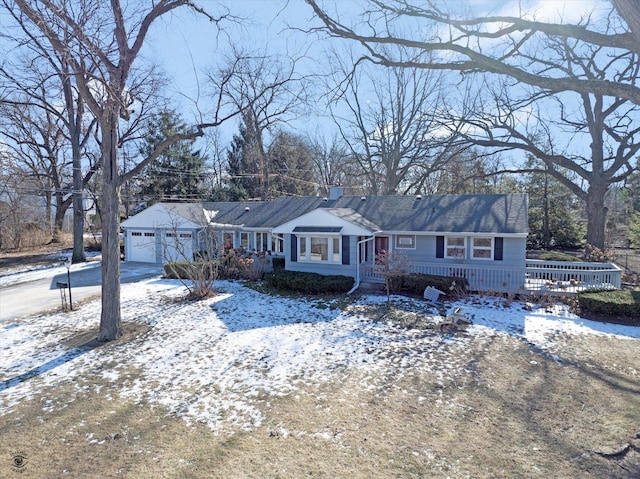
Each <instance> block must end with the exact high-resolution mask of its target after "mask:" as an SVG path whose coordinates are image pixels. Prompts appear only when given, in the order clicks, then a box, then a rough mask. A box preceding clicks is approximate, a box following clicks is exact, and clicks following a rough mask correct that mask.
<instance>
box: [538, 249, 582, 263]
mask: <svg viewBox="0 0 640 479" xmlns="http://www.w3.org/2000/svg"><path fill="white" fill-rule="evenodd" d="M540 259H542V260H545V261H579V262H582V260H581V259H580V258H578V257H577V256H572V255H570V254H567V253H563V252H562V251H547V252H546V253H542V254H541V255H540Z"/></svg>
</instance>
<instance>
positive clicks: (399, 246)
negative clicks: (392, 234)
mask: <svg viewBox="0 0 640 479" xmlns="http://www.w3.org/2000/svg"><path fill="white" fill-rule="evenodd" d="M400 238H409V239H411V244H410V245H402V244H400ZM395 249H416V235H396V241H395Z"/></svg>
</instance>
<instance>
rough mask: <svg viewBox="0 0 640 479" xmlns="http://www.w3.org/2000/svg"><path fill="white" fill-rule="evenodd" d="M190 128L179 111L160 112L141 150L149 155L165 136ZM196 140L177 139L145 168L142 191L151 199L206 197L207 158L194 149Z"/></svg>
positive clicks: (150, 127) (141, 152) (151, 201)
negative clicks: (205, 166)
mask: <svg viewBox="0 0 640 479" xmlns="http://www.w3.org/2000/svg"><path fill="white" fill-rule="evenodd" d="M186 129H187V126H186V125H185V124H184V122H183V121H182V118H181V116H180V115H179V114H178V113H176V112H175V111H170V110H169V111H165V112H162V113H159V114H158V115H156V116H154V117H153V118H152V119H151V120H150V121H149V124H148V126H147V132H146V134H145V136H144V138H143V140H142V143H141V144H140V148H139V152H140V154H141V155H142V156H148V155H149V154H151V152H152V151H153V150H154V148H155V147H156V145H157V144H158V143H160V142H161V141H162V140H163V139H165V138H166V137H168V136H170V135H172V134H174V133H179V132H184V131H186ZM194 142H195V140H183V141H178V142H176V143H173V144H172V145H171V146H170V147H168V148H167V149H166V150H165V151H164V152H163V153H162V155H160V157H159V158H158V159H157V160H156V161H154V162H153V163H151V164H150V165H149V166H148V167H147V168H145V170H144V172H143V174H142V175H141V178H140V193H141V195H142V197H143V198H144V199H145V200H146V201H147V203H149V204H152V203H156V202H158V201H166V200H197V199H201V198H202V197H203V195H204V186H203V182H204V177H205V175H204V163H205V158H203V157H202V156H201V155H200V151H198V150H195V149H194Z"/></svg>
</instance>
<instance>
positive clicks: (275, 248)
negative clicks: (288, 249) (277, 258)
mask: <svg viewBox="0 0 640 479" xmlns="http://www.w3.org/2000/svg"><path fill="white" fill-rule="evenodd" d="M271 252H272V253H275V254H281V253H284V239H282V238H280V237H278V236H276V235H271Z"/></svg>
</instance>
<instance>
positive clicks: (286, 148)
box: [267, 131, 317, 196]
mask: <svg viewBox="0 0 640 479" xmlns="http://www.w3.org/2000/svg"><path fill="white" fill-rule="evenodd" d="M267 155H268V156H269V166H270V173H271V175H272V176H273V179H272V180H271V181H270V183H269V186H270V194H271V196H282V195H292V196H311V195H315V194H316V193H317V192H316V184H315V182H314V174H313V149H312V147H311V145H309V144H308V143H307V142H306V141H305V140H304V138H302V137H300V136H297V135H293V134H291V133H287V132H284V131H281V132H279V133H278V134H277V135H276V137H275V139H274V140H273V141H272V142H271V144H270V145H269V150H268V152H267Z"/></svg>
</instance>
